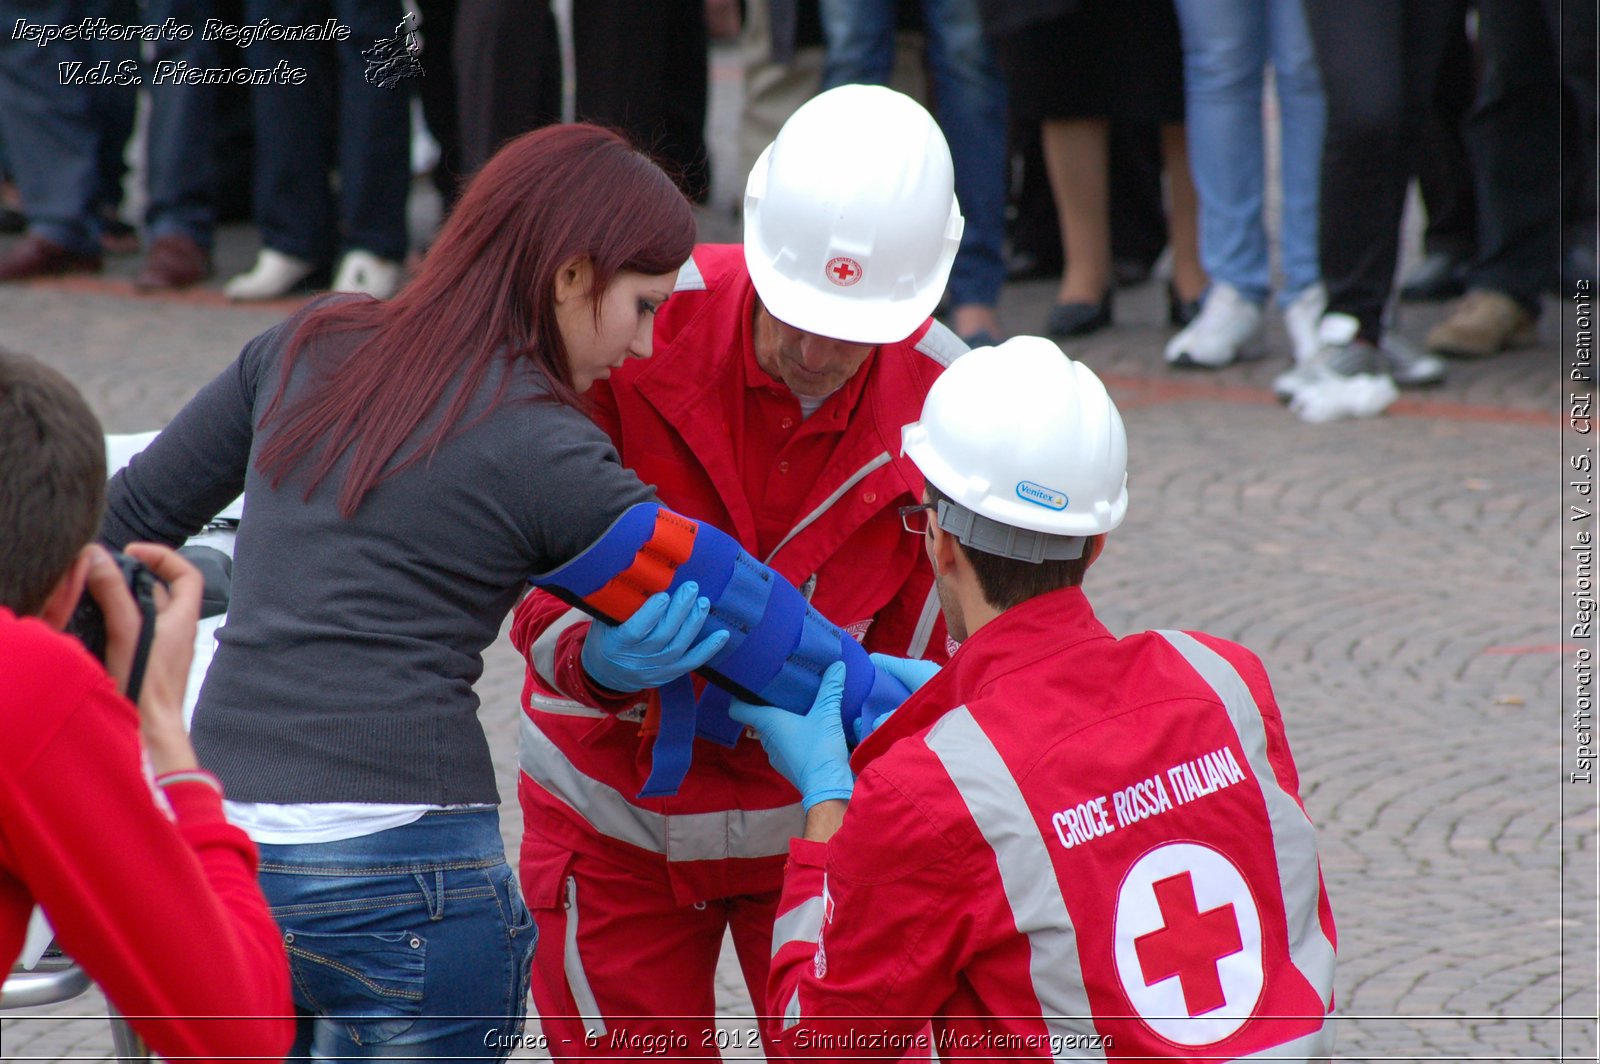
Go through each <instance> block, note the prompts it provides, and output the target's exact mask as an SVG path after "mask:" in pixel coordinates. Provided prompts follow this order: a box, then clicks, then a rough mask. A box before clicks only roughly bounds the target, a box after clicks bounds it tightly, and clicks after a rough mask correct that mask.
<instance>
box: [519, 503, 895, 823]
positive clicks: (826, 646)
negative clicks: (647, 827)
mask: <svg viewBox="0 0 1600 1064" xmlns="http://www.w3.org/2000/svg"><path fill="white" fill-rule="evenodd" d="M686 580H693V581H694V582H695V583H696V584H698V585H699V587H700V594H701V595H703V596H704V597H705V598H707V599H708V600H710V602H711V613H710V616H709V617H708V618H707V619H706V622H705V626H704V628H703V629H702V632H703V634H710V633H711V632H715V631H726V632H727V633H728V635H729V639H728V644H727V646H725V647H723V648H722V650H720V651H719V652H718V653H717V655H716V657H714V658H712V659H711V660H710V661H709V662H707V663H706V664H705V665H704V666H703V667H701V668H700V669H699V670H698V671H699V672H700V674H701V675H703V676H704V677H706V679H708V680H710V681H711V684H712V685H711V686H707V687H706V689H705V691H704V692H703V693H702V695H701V696H700V698H699V700H698V702H696V700H695V698H694V690H693V687H692V685H691V684H690V681H689V678H688V677H687V676H685V677H682V678H680V679H678V680H675V681H673V682H672V683H670V684H667V685H666V686H664V687H662V688H660V694H661V727H660V731H659V732H658V733H657V735H656V742H655V746H654V747H653V749H652V755H651V767H650V777H649V779H647V780H646V781H645V785H644V789H643V790H642V791H640V792H639V796H640V797H641V798H649V797H657V796H669V795H673V794H676V793H677V792H678V787H679V785H680V784H681V783H682V782H683V778H684V776H685V775H686V774H687V773H688V771H689V764H690V761H691V760H692V758H693V745H694V738H695V736H696V735H699V736H700V737H702V738H705V739H710V740H712V741H713V742H718V743H721V744H722V745H724V746H733V745H734V744H735V743H736V742H737V741H738V739H739V735H740V733H741V732H742V731H743V725H741V724H740V723H739V722H738V721H735V720H734V719H733V718H732V717H730V716H728V705H729V702H730V700H731V699H732V698H733V697H738V698H740V699H742V700H743V701H746V702H759V703H765V704H766V705H772V706H778V707H779V708H781V709H786V710H788V711H790V712H791V713H799V714H805V713H807V712H809V711H810V709H811V704H812V702H813V701H814V700H815V699H816V696H817V690H818V688H819V687H820V686H821V684H822V674H823V672H824V671H825V670H826V669H827V668H828V666H829V665H831V664H833V663H834V662H835V661H843V662H844V663H845V670H846V671H845V687H844V698H843V701H842V702H841V704H840V707H839V713H840V716H841V717H842V718H843V721H844V732H845V735H847V736H853V735H855V721H856V718H857V717H859V716H860V715H861V713H862V710H863V709H866V710H867V711H868V713H869V716H870V717H873V718H876V717H877V716H880V715H882V714H884V713H887V712H888V711H890V710H892V709H894V708H895V707H897V706H898V705H900V703H901V702H903V701H905V699H906V698H908V697H910V694H911V692H909V691H908V690H906V688H905V685H904V684H902V683H901V682H900V681H899V680H896V679H895V678H894V677H892V676H890V675H889V674H888V673H885V672H883V671H882V670H880V669H879V668H878V667H877V666H875V665H873V663H872V660H871V659H870V658H868V656H867V652H866V651H865V650H863V649H861V645H860V644H859V643H857V642H856V641H855V639H854V638H852V637H851V636H850V635H849V634H848V633H846V632H845V631H844V630H843V629H841V628H840V627H839V626H837V625H835V624H834V623H832V622H831V621H829V620H828V619H827V618H826V617H824V616H822V614H820V613H818V612H817V611H816V610H814V609H812V608H811V605H810V604H809V603H807V602H806V600H805V598H804V597H803V596H802V595H801V594H800V592H799V591H798V590H796V588H795V586H794V585H793V584H791V583H789V582H788V581H787V580H785V579H784V578H783V577H781V576H779V575H778V574H777V573H775V572H773V571H772V569H771V568H770V567H768V566H767V565H765V564H763V563H762V562H760V561H758V560H757V559H756V558H755V557H754V556H753V555H751V554H750V553H749V552H747V551H746V550H744V548H742V547H740V546H739V544H738V542H737V541H736V540H734V539H733V538H732V537H731V536H729V535H728V534H727V533H725V532H723V531H722V530H720V529H718V528H715V527H713V526H712V525H708V524H704V523H702V522H699V521H695V520H693V519H691V518H688V517H684V516H683V515H682V514H677V513H673V512H672V511H671V510H668V509H666V508H665V507H663V506H661V505H659V504H657V503H640V504H639V505H637V506H634V507H631V508H629V509H628V510H627V511H626V512H624V513H623V514H622V516H621V517H619V518H617V520H616V521H615V522H613V523H612V525H611V527H610V528H609V529H607V530H606V532H605V534H604V535H603V536H601V537H600V538H599V539H598V540H596V541H595V542H594V543H593V544H591V545H590V547H589V548H588V549H587V550H585V551H584V552H583V553H582V554H580V555H578V556H577V557H576V558H573V559H572V560H571V561H569V562H567V564H565V565H563V566H561V567H560V568H558V569H554V570H552V571H550V572H548V573H544V574H541V575H539V576H536V577H534V578H533V580H532V583H533V585H534V586H535V587H538V588H542V589H543V590H545V591H548V592H550V593H551V594H553V595H555V596H557V597H558V598H560V599H562V600H563V601H565V602H567V603H569V604H570V605H572V606H575V607H577V608H578V609H580V610H583V611H584V612H585V613H587V614H589V615H590V616H592V617H597V618H599V619H600V620H603V621H606V622H608V623H611V624H621V623H622V622H624V621H626V620H627V619H628V618H630V617H632V616H633V614H634V612H635V611H636V610H638V609H639V607H640V606H643V605H644V603H645V600H646V599H648V598H650V596H652V595H655V594H657V593H659V592H663V591H665V592H668V593H670V592H672V591H674V590H676V589H677V587H678V586H679V585H680V584H682V583H683V582H684V581H686Z"/></svg>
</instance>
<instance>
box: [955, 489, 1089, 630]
mask: <svg viewBox="0 0 1600 1064" xmlns="http://www.w3.org/2000/svg"><path fill="white" fill-rule="evenodd" d="M948 499H949V496H947V495H945V494H944V492H942V491H940V490H939V489H938V488H936V487H934V486H933V484H931V483H929V484H928V485H927V501H928V502H931V503H935V504H937V503H940V502H944V501H947V500H948ZM961 550H962V552H963V553H964V554H966V556H967V561H969V562H971V563H972V571H973V573H974V574H976V576H977V578H978V589H979V590H980V591H982V592H983V597H984V600H985V601H986V602H988V603H989V605H991V606H993V607H994V608H995V609H997V610H1009V609H1010V608H1011V607H1013V606H1017V605H1020V604H1022V603H1024V602H1026V601H1028V600H1029V599H1031V598H1038V597H1039V596H1040V595H1043V594H1044V593H1045V592H1047V591H1056V590H1058V589H1060V588H1063V587H1077V586H1078V585H1079V584H1082V583H1083V574H1084V572H1085V571H1086V570H1087V569H1088V568H1089V562H1090V560H1091V559H1092V558H1093V556H1094V544H1093V543H1085V544H1084V545H1083V554H1082V556H1080V557H1077V558H1067V559H1061V560H1054V561H1052V560H1048V559H1047V560H1045V561H1039V562H1029V561H1024V560H1022V559H1021V558H1002V557H1000V555H998V554H990V553H988V552H987V551H981V550H977V549H976V548H973V547H969V546H967V545H966V544H965V543H962V544H961Z"/></svg>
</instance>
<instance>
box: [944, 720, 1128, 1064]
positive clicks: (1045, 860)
mask: <svg viewBox="0 0 1600 1064" xmlns="http://www.w3.org/2000/svg"><path fill="white" fill-rule="evenodd" d="M925 741H926V742H927V744H928V749H930V750H932V751H933V754H934V756H935V757H937V758H938V759H939V763H940V764H941V765H943V766H944V770H945V772H947V773H949V775H950V782H952V783H954V784H955V786H956V790H957V791H959V792H960V793H961V799H962V801H964V802H965V803H966V805H967V811H968V812H969V813H971V814H972V820H973V823H975V824H976V825H977V828H978V831H979V832H980V833H981V834H982V835H983V838H984V841H985V842H987V843H988V844H989V849H991V850H992V851H994V857H995V863H996V865H997V866H998V867H999V870H1000V886H1001V889H1003V890H1004V891H1005V894H1006V903H1007V904H1008V905H1009V906H1010V908H1011V915H1012V917H1013V918H1014V919H1015V920H1016V923H1017V931H1018V932H1019V933H1020V934H1022V935H1025V936H1027V939H1028V977H1029V979H1030V981H1031V982H1032V984H1033V992H1034V996H1035V997H1037V998H1038V1000H1039V1009H1040V1012H1041V1013H1042V1014H1043V1019H1044V1025H1045V1029H1046V1030H1047V1031H1048V1032H1049V1033H1050V1034H1051V1035H1059V1036H1061V1037H1060V1038H1059V1039H1052V1041H1057V1042H1058V1044H1060V1045H1061V1046H1063V1047H1068V1046H1076V1045H1077V1044H1078V1043H1080V1042H1084V1041H1087V1042H1089V1043H1090V1044H1093V1043H1094V1040H1093V1039H1092V1038H1091V1039H1084V1038H1082V1037H1081V1036H1083V1035H1093V1034H1094V1033H1095V1026H1094V1017H1093V1014H1092V1012H1091V1010H1090V1008H1089V995H1088V992H1087V990H1086V989H1085V987H1084V984H1085V980H1084V976H1083V966H1082V963H1081V962H1080V959H1079V954H1078V933H1077V929H1076V928H1074V927H1073V924H1072V917H1071V916H1070V915H1068V913H1067V905H1066V902H1065V901H1064V900H1062V897H1061V887H1060V886H1059V885H1058V884H1057V883H1056V877H1055V875H1054V874H1053V872H1052V869H1053V865H1052V863H1051V861H1050V854H1049V853H1048V851H1046V849H1045V844H1044V839H1043V838H1042V837H1041V836H1040V835H1039V829H1038V827H1037V826H1036V825H1035V823H1034V819H1033V813H1032V812H1030V811H1029V809H1028V803H1027V801H1026V800H1025V799H1024V798H1023V797H1022V791H1021V789H1020V788H1018V786H1017V781H1016V780H1015V779H1014V778H1013V777H1012V775H1011V770H1010V769H1009V768H1007V767H1006V763H1005V760H1004V759H1003V758H1001V756H1000V751H998V750H996V749H995V748H994V744H993V743H991V742H990V741H989V737H988V736H987V735H985V734H984V732H983V729H982V728H981V727H979V725H978V722H977V721H976V720H974V719H973V717H972V713H971V711H970V710H968V709H967V707H966V706H957V707H956V708H955V709H953V710H951V711H950V712H949V713H946V714H945V715H944V716H943V717H941V718H940V720H939V723H937V724H935V725H934V726H933V727H932V728H931V729H930V730H929V732H928V735H927V738H926V740H925ZM1075 1059H1079V1060H1104V1059H1105V1054H1104V1053H1103V1052H1101V1051H1100V1050H1098V1049H1084V1050H1083V1051H1082V1052H1081V1053H1079V1054H1077V1055H1076V1056H1075Z"/></svg>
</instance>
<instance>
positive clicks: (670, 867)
mask: <svg viewBox="0 0 1600 1064" xmlns="http://www.w3.org/2000/svg"><path fill="white" fill-rule="evenodd" d="M960 237H961V217H960V213H959V210H958V208H957V205H956V202H955V195H954V191H953V178H952V171H951V163H950V154H949V149H948V148H947V147H946V145H945V142H944V139H943V137H942V135H941V134H940V133H939V130H938V127H937V126H936V125H935V124H934V122H933V120H932V118H931V117H930V116H929V115H928V114H927V112H926V111H924V110H923V109H922V108H921V107H920V106H918V105H917V104H916V103H915V102H913V101H911V100H910V99H908V98H906V97H904V96H901V95H900V94H898V93H894V92H891V91H890V90H887V89H881V88H872V87H866V86H848V87H845V88H842V89H837V90H833V91H832V92H828V93H824V94H823V95H821V96H819V97H817V98H816V99H814V100H812V101H811V102H810V103H808V104H807V105H806V106H804V107H802V108H801V109H800V111H798V112H797V113H796V114H795V115H794V116H793V117H792V118H791V119H790V121H789V122H788V123H787V124H786V125H785V126H784V128H783V130H782V131H780V133H779V135H778V138H777V140H776V141H775V142H774V144H773V145H772V147H771V148H769V149H768V151H767V152H766V153H765V154H764V155H763V156H762V158H761V159H760V160H759V161H758V162H757V164H756V166H755V168H754V170H753V172H752V174H751V177H750V182H749V186H748V189H747V196H746V204H745V243H744V246H743V247H742V248H741V247H739V246H737V245H729V246H714V245H710V246H702V247H699V248H697V249H696V250H695V252H694V256H693V258H692V259H691V260H690V261H689V262H688V263H686V264H685V265H684V267H683V269H682V271H681V272H680V273H679V276H678V282H677V286H676V290H675V291H674V293H673V294H672V296H671V298H670V299H668V300H667V301H666V303H664V304H663V305H662V306H660V307H659V308H657V311H656V325H655V332H654V355H653V357H651V358H650V359H649V360H648V361H643V362H633V363H629V364H627V365H625V366H623V367H620V368H618V369H616V370H615V371H614V372H613V373H612V375H611V378H610V380H609V381H603V382H601V383H599V384H598V385H597V386H596V387H595V389H594V393H593V394H594V398H595V414H596V417H597V419H598V420H599V422H600V423H601V425H602V426H604V427H605V428H606V430H607V431H608V432H609V433H610V435H611V437H612V439H613V440H615V441H616V444H617V447H618V450H619V451H620V453H621V456H622V460H623V462H624V463H625V464H626V465H628V466H630V467H632V468H633V469H634V470H635V471H637V472H638V474H639V476H640V478H641V479H643V480H645V481H646V482H648V483H652V484H654V485H656V488H657V491H658V493H659V495H660V498H661V501H662V503H664V504H665V505H667V506H668V507H671V508H672V509H674V510H677V511H680V512H682V513H684V514H687V515H689V516H691V517H694V518H696V519H698V520H701V521H705V522H709V523H710V524H712V525H715V526H716V527H718V528H720V529H722V530H723V531H725V532H727V533H728V534H730V535H732V536H733V537H734V538H736V539H737V540H738V541H739V543H740V545H741V546H743V547H744V548H745V549H746V550H747V551H749V552H750V553H751V554H752V555H754V556H755V557H757V558H759V559H761V560H763V561H765V562H766V563H767V564H768V565H770V566H771V567H772V568H773V569H774V570H775V571H777V572H778V573H779V574H781V575H782V576H784V577H785V578H787V579H788V580H789V581H790V582H792V583H793V584H794V585H795V586H796V587H798V588H800V589H801V590H802V591H803V592H804V593H805V594H806V595H807V597H808V598H809V600H810V602H811V604H812V605H813V606H815V607H816V608H817V610H818V611H820V612H821V613H822V614H823V615H824V616H825V617H827V618H828V619H830V620H831V621H833V622H834V623H836V624H838V625H839V626H840V627H842V628H845V629H846V630H847V631H849V632H850V633H851V634H852V635H854V636H855V637H856V638H857V639H859V640H861V642H862V643H863V644H864V645H865V646H866V647H867V648H868V649H869V650H875V651H883V652H886V653H891V654H893V655H896V656H899V657H912V658H922V657H928V658H932V659H934V660H940V661H942V660H944V659H945V658H946V657H947V655H948V650H947V646H946V634H945V630H944V626H943V623H942V621H941V619H940V615H939V608H938V601H937V599H936V597H935V595H934V592H933V575H932V571H931V570H930V568H929V566H928V562H927V559H926V558H925V557H924V556H923V554H922V551H921V548H920V546H919V545H918V544H917V543H915V542H914V541H911V540H910V539H908V537H906V536H905V535H904V533H903V532H902V531H901V528H900V523H899V519H898V518H897V516H896V513H895V511H896V508H897V507H898V506H900V505H903V504H906V503H911V502H915V501H916V499H918V498H919V497H920V493H921V490H922V477H921V474H920V473H919V472H918V471H917V469H916V467H915V466H914V465H912V464H911V463H910V462H908V461H907V460H906V459H904V458H903V457H901V456H900V454H899V439H900V429H901V426H902V425H904V424H905V423H906V422H908V421H911V420H914V419H915V418H916V416H917V413H918V411H919V410H920V409H921V407H922V401H923V398H924V397H925V396H926V394H927V392H928V389H929V387H930V386H931V385H932V384H933V382H934V380H935V379H936V378H937V377H938V376H939V374H940V373H941V372H942V371H943V370H944V368H945V367H946V366H947V365H949V364H950V363H951V361H952V360H953V359H955V358H956V357H957V356H958V355H960V354H961V353H962V352H964V351H965V345H964V344H962V343H961V342H960V341H959V340H958V339H956V337H955V336H954V334H952V333H951V332H950V331H949V330H948V329H946V328H945V327H944V326H943V325H940V324H938V323H936V322H934V321H933V320H932V319H931V318H930V317H929V315H930V314H931V312H932V311H933V309H934V307H935V305H936V304H937V302H938V300H939V298H940V295H941V294H942V292H943V289H944V285H945V279H946V277H947V276H948V273H949V269H950V263H951V260H952V259H953V257H954V254H955V250H956V247H957V246H958V245H959V242H960ZM692 602H693V597H692V594H691V595H690V596H689V597H688V598H685V599H683V600H682V602H681V603H676V604H674V606H673V607H672V608H669V609H668V610H667V611H666V612H665V615H664V616H663V617H662V620H661V626H662V627H663V628H666V629H671V630H672V632H676V631H678V630H679V628H680V626H681V624H682V623H685V622H686V621H691V620H692V618H691V617H690V616H689V614H692V610H689V609H687V607H689V606H690V605H691V604H692ZM680 606H681V607H684V608H683V609H680V608H679V607H680ZM627 627H628V626H624V629H626V628H627ZM624 629H615V628H612V627H610V626H608V625H604V624H600V623H597V622H593V623H592V622H591V621H590V620H589V619H588V618H587V617H586V616H584V615H583V614H581V613H579V612H577V611H576V610H570V609H569V608H568V607H567V606H566V605H565V604H563V603H562V602H560V601H558V600H556V599H555V598H552V597H551V596H549V595H546V594H543V593H539V592H535V593H534V594H532V595H530V596H529V598H528V599H527V600H526V601H524V602H523V604H522V605H521V606H520V607H519V608H518V610H517V614H516V621H515V627H514V629H513V634H512V638H513V641H514V642H515V643H516V645H517V646H518V648H519V649H521V650H522V651H523V653H524V654H525V655H526V656H527V658H528V662H529V670H528V677H527V683H526V687H525V691H524V708H525V710H526V719H525V721H524V727H523V732H522V750H521V764H522V776H521V779H520V783H519V793H520V797H521V801H522V806H523V811H524V815H525V819H526V831H525V834H524V841H523V853H522V876H523V891H524V894H525V896H526V898H527V900H528V904H529V906H530V908H532V909H533V912H534V918H535V920H536V921H537V922H538V925H539V932H540V948H539V950H538V952H537V955H536V957H535V960H534V972H533V984H532V989H533V997H534V1003H535V1005H536V1007H537V1008H538V1011H539V1014H540V1018H541V1021H542V1023H543V1026H544V1031H545V1033H546V1035H547V1036H549V1041H550V1049H551V1052H552V1053H553V1054H554V1055H556V1056H557V1057H558V1058H567V1059H573V1058H580V1057H588V1056H636V1055H640V1054H642V1053H643V1052H644V1051H646V1050H649V1051H651V1052H652V1053H659V1055H664V1056H678V1057H693V1056H705V1057H710V1058H715V1057H716V1056H717V1048H718V1044H719V1042H718V1038H719V1036H718V1034H717V1032H716V1023H715V1019H714V1016H715V993H714V990H715V988H714V983H713V980H714V974H715V969H716V964H717V958H718V955H719V953H720V951H721V947H722V942H723V938H724V935H725V933H726V932H727V931H728V930H730V929H731V931H732V935H733V941H734V944H735V946H736V948H737V951H738V954H739V961H740V964H741V966H742V968H743V971H744V975H745V978H746V981H747V983H748V985H749V986H750V988H751V996H752V998H753V999H755V1000H758V1001H759V1000H760V998H761V995H762V988H763V987H764V986H765V983H766V975H767V965H768V960H769V957H770V951H771V937H772V921H773V916H774V913H775V912H776V907H777V902H778V888H779V886H780V885H781V883H782V880H783V862H784V854H785V853H786V851H787V848H788V840H789V838H790V837H791V836H792V835H795V834H798V833H799V831H800V829H801V825H802V811H801V808H800V806H799V804H798V798H799V795H797V794H796V793H795V790H794V788H793V787H792V786H790V784H789V783H788V782H787V781H786V780H784V779H783V778H782V777H781V776H779V775H778V774H777V773H775V772H773V771H772V769H771V767H770V766H769V765H768V763H767V759H766V756H765V755H764V754H763V753H762V751H761V749H760V747H759V746H758V745H757V744H756V743H755V742H753V741H749V740H745V741H741V742H739V743H738V744H737V745H736V746H735V747H734V748H732V749H727V748H724V747H721V746H718V745H716V744H713V743H709V742H703V741H697V742H696V743H695V745H694V761H693V766H692V768H691V769H690V771H689V773H688V776H687V777H686V778H685V780H684V782H683V784H682V786H681V787H680V789H679V791H678V793H677V794H676V795H675V796H673V797H668V798H650V799H643V798H638V797H636V795H637V794H638V792H639V790H640V788H641V785H642V784H643V783H644V780H645V778H646V777H647V776H648V774H649V770H650V767H651V760H650V750H651V728H650V727H649V725H648V724H647V723H644V722H643V718H644V716H645V712H646V710H645V707H646V706H647V705H648V704H649V702H650V698H651V692H650V688H652V687H654V686H656V685H657V684H659V683H661V682H664V679H665V678H666V677H668V676H671V675H676V674H678V673H681V672H685V671H687V665H686V664H685V662H686V661H687V659H686V658H680V657H675V656H674V654H673V653H671V652H665V651H663V652H661V653H658V654H657V655H656V665H657V666H658V667H657V668H654V669H643V668H639V667H637V666H638V663H639V661H640V660H641V657H648V656H649V655H648V653H647V650H648V647H646V648H645V649H643V650H642V649H641V646H642V644H627V645H624V640H625V639H626V638H627V636H628V633H627V631H626V630H624ZM658 634H659V633H658ZM667 634H671V633H670V632H669V633H667ZM662 641H665V637H664V636H663V640H662ZM646 642H648V641H646ZM681 644H682V640H680V641H679V645H681ZM657 645H658V646H659V643H658V644H657ZM630 666H633V667H630ZM769 1033H770V1029H765V1030H763V1034H764V1035H765V1034H769ZM728 1037H730V1036H729V1034H728V1032H724V1035H723V1039H722V1042H723V1047H724V1048H740V1047H743V1048H749V1047H750V1046H751V1044H752V1043H753V1042H754V1038H753V1036H752V1035H751V1033H750V1032H739V1033H737V1034H736V1035H734V1036H732V1037H737V1038H739V1039H742V1041H741V1042H740V1043H739V1044H737V1045H730V1044H728V1042H727V1038H728Z"/></svg>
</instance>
